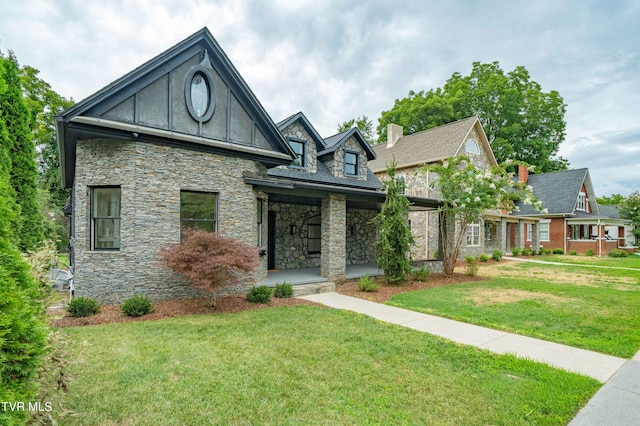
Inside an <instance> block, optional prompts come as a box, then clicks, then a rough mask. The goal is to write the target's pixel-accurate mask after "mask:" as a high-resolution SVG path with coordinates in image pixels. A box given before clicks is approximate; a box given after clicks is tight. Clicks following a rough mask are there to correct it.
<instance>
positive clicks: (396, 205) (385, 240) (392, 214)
mask: <svg viewBox="0 0 640 426" xmlns="http://www.w3.org/2000/svg"><path fill="white" fill-rule="evenodd" d="M383 184H384V190H385V191H386V192H387V196H386V198H385V200H384V203H383V204H382V209H381V210H380V212H379V213H378V214H377V215H376V217H375V218H373V222H374V223H375V224H376V225H377V226H378V240H377V242H376V248H377V255H378V267H379V268H380V269H382V270H383V271H384V277H385V279H386V280H387V282H390V283H399V282H402V281H406V279H407V277H408V276H409V274H410V273H411V262H410V260H409V252H410V250H411V246H412V245H413V243H414V240H413V235H412V234H411V227H410V226H409V206H410V203H409V200H408V199H407V197H406V196H405V195H404V180H403V179H396V164H395V162H392V163H391V164H390V165H389V166H387V180H385V181H384V182H383Z"/></svg>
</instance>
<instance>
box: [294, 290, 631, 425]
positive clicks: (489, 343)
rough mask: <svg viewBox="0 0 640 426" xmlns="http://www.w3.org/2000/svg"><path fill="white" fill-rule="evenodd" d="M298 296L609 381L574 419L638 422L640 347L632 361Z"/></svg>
mask: <svg viewBox="0 0 640 426" xmlns="http://www.w3.org/2000/svg"><path fill="white" fill-rule="evenodd" d="M300 298H301V299H306V300H310V301H312V302H316V303H322V304H323V305H326V306H329V307H332V308H337V309H345V310H349V311H353V312H358V313H361V314H364V315H368V316H370V317H373V318H376V319H379V320H381V321H385V322H389V323H392V324H398V325H401V326H404V327H408V328H412V329H414V330H418V331H422V332H425V333H429V334H434V335H436V336H440V337H444V338H447V339H449V340H452V341H454V342H458V343H463V344H466V345H472V346H477V347H479V348H482V349H486V350H489V351H491V352H495V353H498V354H505V353H509V354H513V355H516V356H517V357H520V358H526V359H530V360H533V361H538V362H542V363H545V364H548V365H551V366H553V367H557V368H561V369H564V370H567V371H571V372H575V373H579V374H584V375H586V376H589V377H593V378H594V379H596V380H598V381H600V382H601V383H605V382H606V384H605V385H604V386H603V387H602V388H600V390H599V391H598V392H597V393H596V394H595V395H594V397H593V398H592V399H591V400H590V401H589V403H588V404H587V405H586V406H585V407H584V408H583V409H582V410H581V411H580V412H579V413H578V415H577V416H576V418H575V419H574V420H573V421H572V422H571V423H570V424H571V425H572V426H582V425H609V424H612V425H613V424H615V425H640V352H638V353H637V354H636V356H635V357H634V358H633V359H632V360H631V361H629V360H626V359H623V358H617V357H614V356H611V355H605V354H600V353H597V352H593V351H588V350H585V349H578V348H574V347H571V346H566V345H561V344H558V343H552V342H547V341H545V340H539V339H533V338H531V337H525V336H519V335H516V334H512V333H507V332H504V331H498V330H493V329H490V328H486V327H480V326H477V325H472V324H466V323H463V322H459V321H453V320H450V319H446V318H441V317H436V316H433V315H427V314H422V313H419V312H414V311H410V310H407V309H402V308H397V307H394V306H389V305H384V304H381V303H375V302H371V301H368V300H363V299H358V298H356V297H350V296H345V295H342V294H338V293H320V294H312V295H308V296H301V297H300Z"/></svg>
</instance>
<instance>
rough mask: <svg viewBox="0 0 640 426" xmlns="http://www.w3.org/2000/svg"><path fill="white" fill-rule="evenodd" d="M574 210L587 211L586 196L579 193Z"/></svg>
mask: <svg viewBox="0 0 640 426" xmlns="http://www.w3.org/2000/svg"><path fill="white" fill-rule="evenodd" d="M576 210H581V211H583V212H584V211H587V194H585V193H584V192H581V193H580V194H579V195H578V202H577V203H576Z"/></svg>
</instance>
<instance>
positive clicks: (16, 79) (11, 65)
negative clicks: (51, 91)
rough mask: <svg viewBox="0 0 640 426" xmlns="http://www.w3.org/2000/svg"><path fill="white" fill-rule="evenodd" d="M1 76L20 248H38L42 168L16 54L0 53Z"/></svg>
mask: <svg viewBox="0 0 640 426" xmlns="http://www.w3.org/2000/svg"><path fill="white" fill-rule="evenodd" d="M0 65H1V66H0V76H1V78H2V79H3V80H4V83H5V90H4V91H3V92H2V93H0V120H2V121H3V122H4V125H5V126H6V129H7V134H8V145H9V155H10V157H11V167H10V184H11V186H12V187H13V189H14V191H15V201H16V202H17V204H18V205H19V207H20V216H19V220H18V223H17V224H16V225H17V226H16V227H15V229H16V230H17V237H18V243H19V248H20V249H21V250H22V251H27V250H33V249H35V248H36V247H37V246H38V245H39V244H40V243H41V242H42V241H43V240H44V225H43V220H42V215H41V213H40V207H39V205H38V170H37V167H36V162H35V147H34V145H33V139H32V137H31V131H30V129H29V116H30V113H29V110H28V109H27V107H26V106H25V103H24V101H23V99H22V89H21V87H22V86H21V84H20V76H19V70H18V61H17V59H16V57H15V56H14V55H13V54H12V53H11V52H9V56H8V57H6V58H5V57H4V56H0Z"/></svg>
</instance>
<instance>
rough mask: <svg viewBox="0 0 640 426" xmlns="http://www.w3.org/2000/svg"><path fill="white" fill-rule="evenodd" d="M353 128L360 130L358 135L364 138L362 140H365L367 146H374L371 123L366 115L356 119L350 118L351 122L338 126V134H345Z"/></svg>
mask: <svg viewBox="0 0 640 426" xmlns="http://www.w3.org/2000/svg"><path fill="white" fill-rule="evenodd" d="M354 126H355V127H357V128H358V130H360V133H362V136H364V140H366V141H367V143H368V144H369V145H374V144H375V142H376V141H375V139H374V137H373V121H371V120H369V118H367V116H366V115H363V116H362V117H358V118H352V119H351V120H348V121H345V122H344V123H342V124H339V125H338V133H341V132H346V131H347V130H349V129H351V128H352V127H354Z"/></svg>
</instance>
